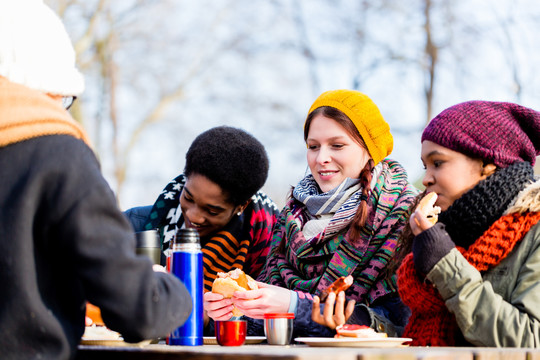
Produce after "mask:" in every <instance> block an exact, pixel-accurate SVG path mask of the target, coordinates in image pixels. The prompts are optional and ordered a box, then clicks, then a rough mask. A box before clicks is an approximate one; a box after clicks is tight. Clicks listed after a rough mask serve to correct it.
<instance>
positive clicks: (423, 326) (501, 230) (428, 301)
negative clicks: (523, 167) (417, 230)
mask: <svg viewBox="0 0 540 360" xmlns="http://www.w3.org/2000/svg"><path fill="white" fill-rule="evenodd" d="M539 220H540V212H530V213H524V214H521V213H513V214H509V215H505V216H502V217H501V218H500V219H498V220H497V221H495V222H494V223H493V225H491V227H490V228H489V229H488V230H487V231H486V232H485V233H484V234H483V235H482V236H481V237H479V238H478V239H477V240H476V241H475V242H474V243H473V244H472V245H471V246H469V248H468V249H467V250H465V249H464V248H461V247H458V250H459V251H461V253H462V254H463V256H464V257H465V259H466V260H467V261H468V262H469V263H470V264H471V265H473V266H474V267H475V268H476V269H477V270H478V271H481V272H484V271H486V270H489V269H491V268H493V267H495V266H497V265H498V264H499V263H500V262H501V261H502V260H503V259H504V258H506V256H508V254H509V253H510V252H511V251H512V249H514V247H515V246H516V245H517V243H519V242H520V241H521V240H522V239H523V237H524V236H525V234H526V233H527V232H528V231H529V229H530V228H531V227H533V226H534V225H535V224H536V223H537V222H538V221H539ZM398 289H399V295H400V296H401V299H402V300H403V302H404V303H405V304H406V305H407V306H409V308H410V309H411V312H412V314H411V317H410V318H409V322H408V324H407V326H406V327H405V332H404V334H403V336H405V337H410V338H412V339H413V341H412V342H411V345H413V346H455V345H456V341H455V340H456V334H459V328H458V326H457V322H456V319H455V317H454V315H453V314H451V313H450V312H449V311H448V309H447V308H446V306H445V304H444V301H443V299H442V298H441V296H440V294H439V293H438V291H437V289H435V288H434V287H433V286H431V285H429V284H427V283H425V282H423V281H422V279H421V278H420V276H419V275H418V274H417V272H416V269H415V267H414V261H413V254H412V253H411V254H409V255H407V257H406V258H405V260H404V261H403V264H402V265H401V266H400V268H399V270H398Z"/></svg>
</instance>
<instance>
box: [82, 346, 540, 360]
mask: <svg viewBox="0 0 540 360" xmlns="http://www.w3.org/2000/svg"><path fill="white" fill-rule="evenodd" d="M76 359H77V360H109V359H114V360H123V359H130V360H144V359H152V360H172V359H185V360H190V359H202V360H206V359H208V360H210V359H218V360H219V359H221V360H255V359H256V360H270V359H283V360H286V359H305V360H417V359H422V360H435V359H441V360H446V359H448V360H540V349H516V348H505V349H495V348H449V347H445V348H443V347H432V348H426V347H402V348H344V347H339V348H336V347H309V346H306V345H288V346H272V345H244V346H240V347H223V346H219V345H203V346H169V345H147V346H144V347H135V346H133V347H110V346H91V345H80V346H79V351H78V353H77V356H76Z"/></svg>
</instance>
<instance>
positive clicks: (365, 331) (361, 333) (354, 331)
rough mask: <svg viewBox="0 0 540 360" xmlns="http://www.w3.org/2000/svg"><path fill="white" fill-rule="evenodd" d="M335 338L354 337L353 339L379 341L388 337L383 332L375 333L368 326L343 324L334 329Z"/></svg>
mask: <svg viewBox="0 0 540 360" xmlns="http://www.w3.org/2000/svg"><path fill="white" fill-rule="evenodd" d="M335 337H336V338H344V337H354V338H369V339H381V338H386V337H388V335H387V334H386V333H383V332H376V331H375V330H373V329H372V328H370V327H369V326H365V325H354V324H344V325H339V326H338V327H336V336H335Z"/></svg>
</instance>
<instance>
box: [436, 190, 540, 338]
mask: <svg viewBox="0 0 540 360" xmlns="http://www.w3.org/2000/svg"><path fill="white" fill-rule="evenodd" d="M527 211H529V212H538V211H540V181H537V182H535V183H533V184H531V185H529V186H528V187H526V188H525V189H524V190H523V191H522V192H521V193H520V194H519V195H518V196H517V200H516V201H515V202H514V204H513V205H511V206H510V208H509V209H508V210H507V211H506V214H512V213H516V212H517V213H524V212H527ZM426 278H427V279H428V280H429V281H431V282H432V283H433V285H434V286H435V287H436V288H437V290H438V291H439V293H440V294H441V296H442V298H443V300H444V301H445V303H446V306H447V308H448V310H449V311H450V312H451V313H453V314H454V315H455V317H456V320H457V323H458V326H459V328H460V330H461V332H462V334H463V336H464V337H465V339H466V340H467V341H468V342H470V343H471V344H473V345H475V346H486V347H531V348H537V347H540V224H536V225H535V226H533V227H532V228H531V230H529V232H528V233H527V234H526V235H525V237H524V238H523V240H522V241H521V242H520V243H518V244H517V245H516V247H515V248H514V249H513V251H512V252H511V253H510V254H509V255H508V256H507V257H506V258H505V259H504V260H503V261H502V262H501V263H500V264H499V265H497V266H496V267H494V268H492V269H490V270H489V271H487V272H485V273H484V274H481V273H480V272H479V271H478V270H476V268H474V267H473V266H472V265H471V264H469V263H468V262H467V260H465V258H464V257H463V255H462V254H461V253H460V252H459V251H458V250H457V249H453V250H452V251H450V253H448V254H447V255H446V256H444V257H443V258H442V259H441V260H440V261H439V262H438V263H437V264H436V265H435V266H434V268H433V269H432V270H431V271H430V272H429V273H428V274H427V277H426Z"/></svg>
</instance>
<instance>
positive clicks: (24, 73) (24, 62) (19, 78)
mask: <svg viewBox="0 0 540 360" xmlns="http://www.w3.org/2000/svg"><path fill="white" fill-rule="evenodd" d="M0 76H3V77H5V78H7V79H8V80H10V81H12V82H14V83H18V84H21V85H25V86H27V87H29V88H32V89H34V90H38V91H41V92H44V93H49V94H54V95H64V96H77V95H80V94H81V93H82V92H83V90H84V79H83V76H82V74H81V73H80V72H79V70H77V68H76V67H75V50H74V48H73V45H72V44H71V40H70V38H69V36H68V34H67V32H66V29H65V28H64V24H63V23H62V21H61V20H60V18H59V17H58V16H57V15H56V14H55V13H54V12H53V10H51V9H50V8H49V7H48V6H47V5H45V4H44V3H43V0H0Z"/></svg>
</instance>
